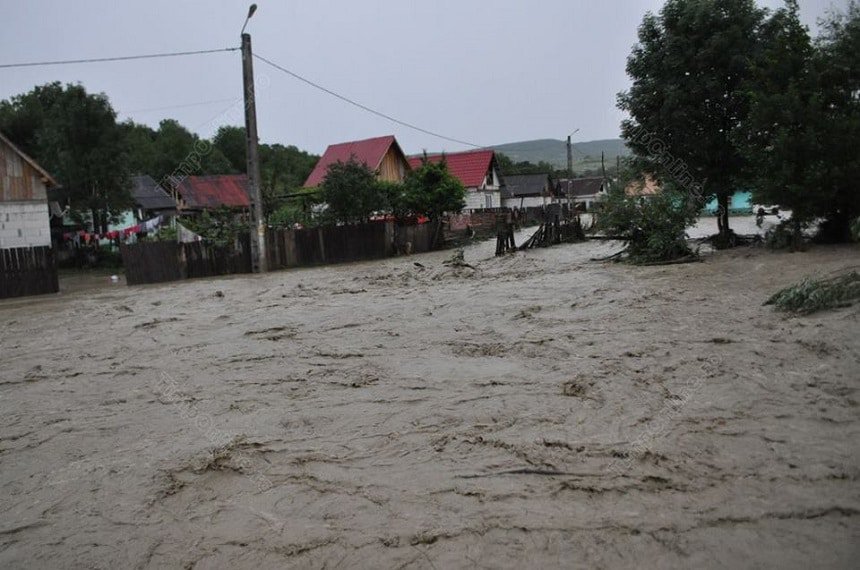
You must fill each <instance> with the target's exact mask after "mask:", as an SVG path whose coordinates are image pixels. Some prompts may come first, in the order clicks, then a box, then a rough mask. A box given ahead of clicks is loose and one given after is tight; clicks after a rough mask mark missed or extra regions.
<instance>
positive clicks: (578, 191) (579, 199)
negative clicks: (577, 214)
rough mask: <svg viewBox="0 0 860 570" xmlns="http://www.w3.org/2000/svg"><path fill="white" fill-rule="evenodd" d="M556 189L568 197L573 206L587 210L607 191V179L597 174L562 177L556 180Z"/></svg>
mask: <svg viewBox="0 0 860 570" xmlns="http://www.w3.org/2000/svg"><path fill="white" fill-rule="evenodd" d="M558 191H559V194H560V195H562V196H564V197H565V198H568V199H570V201H571V202H572V203H573V204H574V206H579V207H580V208H582V209H585V210H586V211H588V210H591V208H592V206H593V205H594V204H595V203H596V202H599V201H600V200H602V199H603V197H604V196H605V195H606V192H608V191H609V180H607V179H606V178H602V177H599V176H596V177H593V178H574V179H572V180H571V179H562V180H559V181H558Z"/></svg>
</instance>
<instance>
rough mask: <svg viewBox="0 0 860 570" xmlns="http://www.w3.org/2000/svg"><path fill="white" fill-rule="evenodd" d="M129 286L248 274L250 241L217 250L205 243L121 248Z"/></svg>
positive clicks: (121, 246)
mask: <svg viewBox="0 0 860 570" xmlns="http://www.w3.org/2000/svg"><path fill="white" fill-rule="evenodd" d="M119 249H120V253H121V254H122V263H123V265H124V266H125V279H126V282H127V283H128V284H129V285H140V284H143V283H163V282H165V281H178V280H179V279H191V278H195V277H211V276H214V275H230V274H233V273H250V272H251V248H250V237H249V236H248V235H247V234H243V235H241V236H240V237H239V239H238V240H237V243H235V244H233V245H229V246H216V245H212V244H207V243H205V242H192V243H176V242H167V241H161V242H141V243H135V244H122V245H120V248H119Z"/></svg>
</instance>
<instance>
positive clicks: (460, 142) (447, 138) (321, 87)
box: [254, 53, 487, 148]
mask: <svg viewBox="0 0 860 570" xmlns="http://www.w3.org/2000/svg"><path fill="white" fill-rule="evenodd" d="M254 57H255V58H257V59H259V60H260V61H262V62H263V63H265V64H268V65H270V66H272V67H274V68H275V69H277V70H279V71H282V72H284V73H286V74H287V75H290V76H292V77H294V78H296V79H298V80H299V81H302V82H304V83H307V84H308V85H310V86H311V87H315V88H316V89H319V90H320V91H324V92H325V93H328V94H329V95H331V96H332V97H337V98H338V99H340V100H341V101H345V102H347V103H349V104H350V105H354V106H356V107H358V108H359V109H362V110H363V111H367V112H368V113H372V114H374V115H376V116H378V117H382V118H383V119H387V120H389V121H391V122H392V123H397V124H398V125H402V126H404V127H407V128H410V129H413V130H415V131H418V132H421V133H424V134H426V135H430V136H433V137H436V138H439V139H443V140H446V141H450V142H455V143H458V144H463V145H466V146H471V147H474V148H487V147H486V146H483V145H478V144H474V143H470V142H467V141H463V140H460V139H455V138H453V137H446V136H445V135H441V134H439V133H434V132H433V131H428V130H427V129H422V128H421V127H419V126H417V125H413V124H411V123H407V122H406V121H401V120H400V119H396V118H394V117H392V116H391V115H386V114H385V113H383V112H381V111H377V110H376V109H371V108H370V107H368V106H367V105H362V104H361V103H358V102H356V101H353V100H352V99H350V98H349V97H346V96H344V95H341V94H339V93H335V92H334V91H332V90H331V89H327V88H325V87H323V86H322V85H320V84H318V83H314V82H313V81H311V80H310V79H307V78H305V77H302V76H301V75H299V74H298V73H295V72H293V71H290V70H289V69H286V68H285V67H281V66H280V65H278V64H277V63H274V62H272V61H269V60H268V59H266V58H265V57H263V56H261V55H259V54H256V53H255V54H254Z"/></svg>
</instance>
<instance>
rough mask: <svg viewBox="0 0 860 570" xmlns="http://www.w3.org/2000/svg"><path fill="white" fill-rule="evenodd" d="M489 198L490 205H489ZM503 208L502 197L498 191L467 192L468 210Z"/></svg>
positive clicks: (470, 190)
mask: <svg viewBox="0 0 860 570" xmlns="http://www.w3.org/2000/svg"><path fill="white" fill-rule="evenodd" d="M487 197H489V200H490V202H489V205H488V203H487ZM488 207H489V208H501V207H502V196H501V192H500V191H498V190H474V189H469V190H467V191H466V208H465V209H466V210H482V209H485V208H488Z"/></svg>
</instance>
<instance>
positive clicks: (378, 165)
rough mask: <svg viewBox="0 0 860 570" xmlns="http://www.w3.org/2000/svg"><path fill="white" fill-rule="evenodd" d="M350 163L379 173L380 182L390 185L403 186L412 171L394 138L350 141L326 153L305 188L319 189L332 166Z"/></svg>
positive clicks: (331, 147) (328, 149) (332, 146)
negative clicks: (354, 162)
mask: <svg viewBox="0 0 860 570" xmlns="http://www.w3.org/2000/svg"><path fill="white" fill-rule="evenodd" d="M350 159H353V160H355V161H356V162H359V163H361V164H364V165H365V166H367V167H368V168H369V169H371V170H373V171H374V172H376V176H377V178H378V179H379V180H385V181H388V182H402V181H403V178H404V177H405V176H406V173H407V172H408V171H409V161H408V160H407V159H406V155H405V154H403V150H402V149H401V148H400V145H399V144H398V142H397V139H395V138H394V136H393V135H388V136H384V137H376V138H372V139H365V140H360V141H350V142H344V143H339V144H333V145H330V146H329V147H328V148H327V149H326V150H325V152H324V153H323V155H322V157H320V159H319V162H317V164H316V166H315V167H314V169H313V171H311V173H310V175H309V176H308V179H307V180H306V181H305V185H304V186H305V188H315V187H317V186H319V185H320V184H322V181H323V180H324V179H325V177H326V174H328V168H329V166H331V165H332V164H336V163H338V162H349V160H350Z"/></svg>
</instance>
